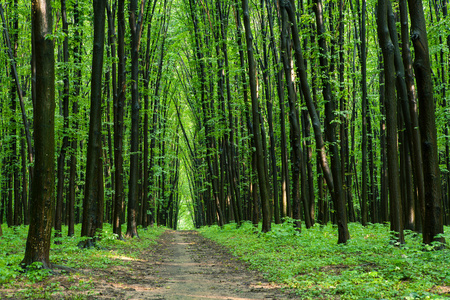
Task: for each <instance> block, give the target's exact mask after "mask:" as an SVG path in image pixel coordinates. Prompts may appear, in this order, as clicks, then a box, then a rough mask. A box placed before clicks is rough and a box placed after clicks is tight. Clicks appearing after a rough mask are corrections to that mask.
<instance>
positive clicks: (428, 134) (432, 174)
mask: <svg viewBox="0 0 450 300" xmlns="http://www.w3.org/2000/svg"><path fill="white" fill-rule="evenodd" d="M408 5H409V15H410V18H411V40H412V42H413V46H414V50H415V61H414V70H415V71H416V72H415V74H416V81H417V94H418V98H419V110H420V114H419V128H420V136H421V141H422V154H423V155H422V157H423V174H424V186H425V187H426V189H425V205H424V206H425V207H424V214H423V215H422V225H423V242H424V243H425V244H431V243H432V242H434V241H438V242H442V243H444V238H443V237H441V236H437V235H439V234H441V233H443V232H444V227H443V221H442V207H441V182H440V180H441V179H440V173H439V158H438V153H437V152H438V149H437V131H436V120H435V119H436V117H435V104H434V99H433V82H432V79H431V64H430V56H429V51H428V39H427V30H426V25H425V24H426V23H425V17H424V12H423V6H422V1H421V0H408Z"/></svg>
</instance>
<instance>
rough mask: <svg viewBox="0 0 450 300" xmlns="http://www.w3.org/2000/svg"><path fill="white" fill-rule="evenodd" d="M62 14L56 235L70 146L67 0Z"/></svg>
mask: <svg viewBox="0 0 450 300" xmlns="http://www.w3.org/2000/svg"><path fill="white" fill-rule="evenodd" d="M61 15H62V25H63V32H64V34H66V35H65V37H64V41H63V64H64V65H63V72H64V75H63V83H64V87H63V101H62V104H63V107H62V112H63V118H64V127H63V141H62V145H61V151H60V153H59V156H58V166H57V176H58V182H57V186H56V210H55V231H56V232H55V234H56V236H61V230H62V228H61V225H62V219H63V203H64V200H63V197H64V178H65V172H64V167H65V164H66V151H67V148H68V147H69V132H68V131H69V66H68V63H69V38H68V32H69V25H68V23H67V12H66V1H65V0H61Z"/></svg>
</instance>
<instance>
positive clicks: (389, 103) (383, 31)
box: [377, 0, 405, 243]
mask: <svg viewBox="0 0 450 300" xmlns="http://www.w3.org/2000/svg"><path fill="white" fill-rule="evenodd" d="M387 7H388V6H387V2H386V0H379V1H378V11H377V17H378V18H377V23H378V37H379V40H380V47H381V49H382V52H383V61H384V76H385V77H384V78H385V104H386V133H387V134H386V135H387V137H386V143H387V147H386V152H387V164H388V179H389V200H390V210H391V231H394V232H395V234H396V240H397V242H399V243H404V242H405V240H404V236H403V222H402V213H401V212H402V206H401V205H402V201H401V193H400V178H399V173H398V170H399V165H398V148H397V97H396V94H395V66H394V45H393V44H392V40H391V37H390V34H389V28H388V21H387V17H388V10H387Z"/></svg>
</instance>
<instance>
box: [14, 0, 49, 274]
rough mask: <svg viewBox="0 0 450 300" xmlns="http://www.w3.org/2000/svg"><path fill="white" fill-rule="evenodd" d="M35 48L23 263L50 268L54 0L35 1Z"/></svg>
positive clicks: (33, 15)
mask: <svg viewBox="0 0 450 300" xmlns="http://www.w3.org/2000/svg"><path fill="white" fill-rule="evenodd" d="M31 20H32V32H33V42H32V52H33V54H34V55H33V56H34V58H35V60H34V62H35V64H34V66H35V69H34V71H35V74H34V75H35V78H36V84H35V89H36V90H35V91H34V92H33V95H35V96H36V98H35V99H34V109H33V115H34V138H35V149H36V161H35V166H34V169H35V170H36V176H35V177H34V178H33V182H32V187H31V189H32V190H31V199H30V227H29V230H28V238H27V243H26V248H25V257H24V259H23V261H22V265H24V266H29V265H31V264H32V263H34V262H41V263H42V267H43V268H50V267H51V264H50V257H49V251H50V239H51V232H52V220H53V204H54V195H55V189H54V184H55V160H54V158H55V122H54V117H55V57H54V44H53V40H52V39H48V38H47V36H49V35H51V34H52V27H53V19H52V9H51V5H50V0H46V1H33V2H32V8H31Z"/></svg>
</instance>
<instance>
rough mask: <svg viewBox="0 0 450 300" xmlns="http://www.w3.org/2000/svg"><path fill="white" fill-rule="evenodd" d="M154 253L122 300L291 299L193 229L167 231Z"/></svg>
mask: <svg viewBox="0 0 450 300" xmlns="http://www.w3.org/2000/svg"><path fill="white" fill-rule="evenodd" d="M154 255H155V257H153V258H152V259H150V260H149V261H147V263H150V264H152V265H151V266H147V268H148V269H149V272H148V273H147V274H145V275H144V274H143V275H144V276H143V277H146V278H145V279H144V278H141V281H140V282H139V281H138V282H136V281H134V280H133V281H134V282H130V283H131V284H130V286H129V289H128V291H126V292H125V293H124V294H122V293H121V294H122V295H121V296H122V297H123V299H230V300H231V299H233V300H234V299H236V300H237V299H290V298H291V297H290V296H289V295H287V294H284V293H282V292H281V291H280V290H279V289H278V288H277V287H275V286H273V285H271V284H269V283H267V282H266V281H264V279H262V277H261V276H259V275H258V274H257V273H256V272H252V271H248V270H247V269H246V268H245V265H244V264H243V263H242V262H239V261H237V260H236V258H235V257H233V256H232V255H230V254H229V253H228V252H227V251H225V250H224V249H222V248H221V246H219V245H217V244H215V243H213V242H211V241H209V240H207V239H205V238H203V237H202V236H200V235H199V234H198V233H197V232H195V231H167V232H166V233H164V234H163V236H162V237H161V239H160V245H159V248H158V251H157V252H155V253H154ZM155 258H156V259H155ZM152 261H153V263H152ZM136 279H138V278H136ZM142 279H144V280H143V281H142ZM122 297H121V298H122Z"/></svg>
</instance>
